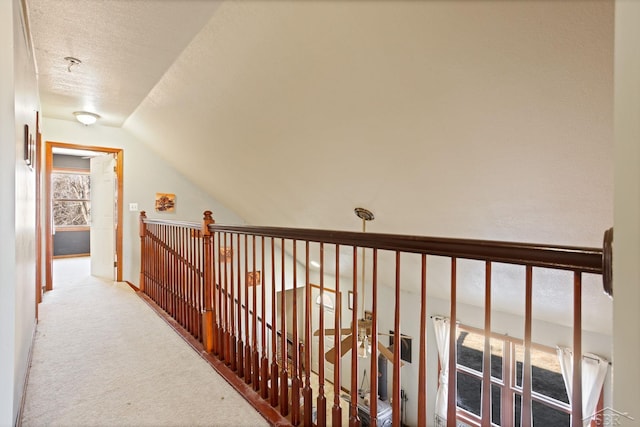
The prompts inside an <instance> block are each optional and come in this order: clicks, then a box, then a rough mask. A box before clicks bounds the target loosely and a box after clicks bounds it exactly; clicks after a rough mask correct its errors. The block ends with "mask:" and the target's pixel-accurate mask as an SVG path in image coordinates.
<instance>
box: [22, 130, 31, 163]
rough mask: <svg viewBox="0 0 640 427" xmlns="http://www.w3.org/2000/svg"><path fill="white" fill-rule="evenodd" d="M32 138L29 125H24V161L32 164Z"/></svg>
mask: <svg viewBox="0 0 640 427" xmlns="http://www.w3.org/2000/svg"><path fill="white" fill-rule="evenodd" d="M30 140H31V138H30V135H29V125H24V162H25V163H26V164H27V165H28V166H31V141H30Z"/></svg>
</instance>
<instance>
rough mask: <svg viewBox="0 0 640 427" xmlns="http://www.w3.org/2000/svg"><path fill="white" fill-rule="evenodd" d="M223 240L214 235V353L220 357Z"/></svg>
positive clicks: (222, 347)
mask: <svg viewBox="0 0 640 427" xmlns="http://www.w3.org/2000/svg"><path fill="white" fill-rule="evenodd" d="M221 240H222V237H221V234H220V233H219V232H214V234H213V243H214V248H213V251H214V252H213V262H214V264H216V263H217V265H218V268H217V270H216V275H215V278H216V282H215V283H214V284H213V291H214V295H213V305H214V311H215V312H216V324H215V327H216V328H215V329H216V333H215V334H216V337H217V339H216V341H215V346H214V348H213V352H214V353H215V354H216V355H217V356H218V357H219V358H222V357H221V356H222V355H223V354H224V346H223V345H222V342H223V339H224V331H223V330H222V312H223V310H224V308H223V307H222V257H221V256H220V247H221V244H220V241H221Z"/></svg>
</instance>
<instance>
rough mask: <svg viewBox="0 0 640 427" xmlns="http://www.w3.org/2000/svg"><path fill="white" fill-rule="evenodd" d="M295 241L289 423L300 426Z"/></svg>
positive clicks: (294, 250) (294, 252)
mask: <svg viewBox="0 0 640 427" xmlns="http://www.w3.org/2000/svg"><path fill="white" fill-rule="evenodd" d="M296 251H297V240H294V241H293V266H292V267H293V304H292V306H293V307H292V311H293V320H292V335H293V345H292V346H291V349H292V351H293V352H292V355H291V356H292V357H291V359H292V363H293V372H292V374H293V378H292V379H291V423H292V424H293V425H294V426H297V425H298V424H300V378H298V364H299V362H300V361H299V360H298V356H299V351H298V350H299V345H300V340H299V339H298V268H297V266H298V256H297V253H296Z"/></svg>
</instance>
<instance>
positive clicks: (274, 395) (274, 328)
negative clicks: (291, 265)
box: [270, 237, 279, 407]
mask: <svg viewBox="0 0 640 427" xmlns="http://www.w3.org/2000/svg"><path fill="white" fill-rule="evenodd" d="M277 346H278V325H277V323H276V250H275V239H274V238H273V237H272V238H271V375H270V377H271V378H270V380H271V395H270V397H271V406H273V407H276V406H278V402H279V399H278V390H279V388H278V347H277Z"/></svg>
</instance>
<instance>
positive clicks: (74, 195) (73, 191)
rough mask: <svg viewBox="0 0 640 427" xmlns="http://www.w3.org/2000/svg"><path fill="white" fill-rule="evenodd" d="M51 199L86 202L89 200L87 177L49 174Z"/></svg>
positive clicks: (82, 175) (83, 175)
mask: <svg viewBox="0 0 640 427" xmlns="http://www.w3.org/2000/svg"><path fill="white" fill-rule="evenodd" d="M51 189H52V194H53V199H72V200H78V199H80V200H88V199H89V198H90V190H91V188H90V182H89V175H85V174H70V173H54V174H51Z"/></svg>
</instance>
